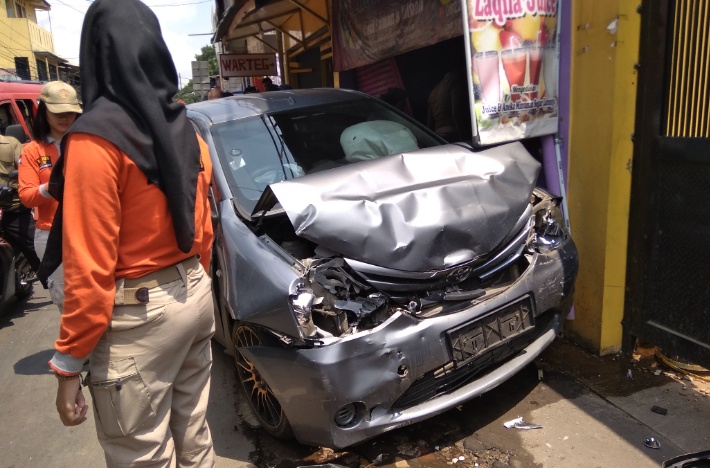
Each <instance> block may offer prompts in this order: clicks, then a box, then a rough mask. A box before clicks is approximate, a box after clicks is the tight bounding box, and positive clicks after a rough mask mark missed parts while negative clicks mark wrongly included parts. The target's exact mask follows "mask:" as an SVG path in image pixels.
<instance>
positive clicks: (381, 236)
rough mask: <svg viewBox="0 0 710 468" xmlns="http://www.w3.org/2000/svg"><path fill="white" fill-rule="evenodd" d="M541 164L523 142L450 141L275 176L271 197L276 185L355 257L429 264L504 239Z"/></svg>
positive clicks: (307, 229)
mask: <svg viewBox="0 0 710 468" xmlns="http://www.w3.org/2000/svg"><path fill="white" fill-rule="evenodd" d="M539 170H540V164H539V163H538V162H537V161H536V160H535V159H533V158H532V157H531V156H530V154H529V153H528V152H527V150H525V148H524V147H523V145H522V144H520V143H511V144H507V145H503V146H498V147H496V148H493V149H489V150H486V151H481V152H472V151H470V150H468V149H466V148H463V147H461V146H457V145H446V146H440V147H436V148H429V149H423V150H419V151H415V152H411V153H404V154H399V155H393V156H389V157H385V158H380V159H377V160H372V161H365V162H361V163H358V164H352V165H349V166H345V167H341V168H337V169H334V170H330V171H325V172H321V173H315V174H311V175H308V176H305V177H301V178H298V179H294V180H288V181H284V182H280V183H277V184H273V185H271V186H270V189H267V191H266V192H265V193H264V197H263V198H268V197H269V196H270V195H271V194H269V193H268V192H269V190H271V191H273V194H274V195H275V196H276V198H278V201H279V202H280V203H281V206H282V207H283V208H284V210H285V211H286V213H287V215H288V217H289V219H290V220H291V223H292V224H293V226H294V228H295V230H296V233H297V234H298V235H299V236H301V237H304V238H306V239H309V240H311V241H313V242H317V243H318V244H321V245H323V246H325V247H326V248H328V249H331V250H333V251H336V252H339V253H341V254H343V255H345V256H346V257H349V258H352V259H355V260H359V261H363V262H367V263H371V264H374V265H380V266H386V267H388V268H394V269H400V270H405V271H427V270H436V269H441V268H446V267H449V266H452V265H456V264H459V263H462V262H466V261H469V260H472V259H474V258H477V257H478V256H480V255H483V254H485V253H488V252H489V251H491V250H492V249H493V248H494V247H495V246H496V245H498V244H499V243H500V242H501V241H502V240H503V239H504V238H505V236H506V235H508V234H509V233H510V231H511V229H512V228H513V227H514V226H515V224H516V223H517V222H518V220H519V219H520V215H521V213H523V212H524V211H525V209H526V208H527V207H528V205H529V202H530V194H531V193H532V191H533V188H534V184H535V181H536V180H537V176H538V173H539ZM259 205H260V206H261V203H260V204H259ZM262 207H263V206H262Z"/></svg>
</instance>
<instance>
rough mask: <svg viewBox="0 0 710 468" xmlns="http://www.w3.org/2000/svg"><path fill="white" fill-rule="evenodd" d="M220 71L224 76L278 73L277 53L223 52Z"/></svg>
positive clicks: (271, 74)
mask: <svg viewBox="0 0 710 468" xmlns="http://www.w3.org/2000/svg"><path fill="white" fill-rule="evenodd" d="M219 71H220V74H221V76H222V78H224V79H227V78H237V77H240V76H273V75H276V74H277V72H276V54H221V55H219Z"/></svg>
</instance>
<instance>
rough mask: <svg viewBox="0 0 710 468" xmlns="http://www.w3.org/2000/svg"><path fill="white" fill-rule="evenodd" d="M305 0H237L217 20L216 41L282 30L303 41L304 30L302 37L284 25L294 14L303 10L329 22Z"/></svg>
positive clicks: (324, 22) (214, 40) (325, 22)
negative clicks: (294, 34)
mask: <svg viewBox="0 0 710 468" xmlns="http://www.w3.org/2000/svg"><path fill="white" fill-rule="evenodd" d="M306 3H307V2H305V1H303V0H266V1H263V0H262V1H255V0H236V1H235V2H234V4H233V5H232V6H230V7H229V8H228V9H227V11H225V13H224V15H223V17H222V19H221V20H220V21H219V23H218V24H217V30H216V32H215V35H214V37H213V38H212V42H228V41H232V40H235V39H244V38H247V37H253V36H256V37H258V36H259V35H261V34H263V33H266V32H270V31H274V30H279V31H281V32H283V33H284V34H287V35H288V36H290V37H292V38H293V39H295V40H296V41H298V42H302V41H303V38H304V37H305V34H304V33H303V31H301V37H295V36H293V35H292V34H291V33H289V32H288V31H285V30H283V29H282V26H283V24H284V23H286V22H287V21H288V20H289V19H290V18H291V17H292V16H293V15H296V14H300V13H301V12H302V11H306V12H308V13H309V14H310V15H312V16H314V17H316V18H318V19H320V20H321V21H322V22H323V24H324V26H328V25H329V22H328V19H327V18H323V17H321V16H320V15H319V14H317V13H316V12H314V11H313V10H312V9H310V8H309V7H308V5H307V4H306Z"/></svg>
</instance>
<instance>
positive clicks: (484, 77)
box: [474, 50, 500, 105]
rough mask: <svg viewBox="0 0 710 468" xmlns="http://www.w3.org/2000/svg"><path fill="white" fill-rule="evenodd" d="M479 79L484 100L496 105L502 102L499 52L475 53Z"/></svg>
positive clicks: (486, 102)
mask: <svg viewBox="0 0 710 468" xmlns="http://www.w3.org/2000/svg"><path fill="white" fill-rule="evenodd" d="M474 60H475V68H476V72H478V80H479V81H480V83H481V90H482V93H481V94H482V95H483V102H484V103H485V104H488V105H496V104H498V102H500V75H499V73H498V52H497V51H495V50H489V51H487V52H478V53H477V54H476V55H474Z"/></svg>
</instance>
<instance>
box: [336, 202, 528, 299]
mask: <svg viewBox="0 0 710 468" xmlns="http://www.w3.org/2000/svg"><path fill="white" fill-rule="evenodd" d="M533 222H534V218H533V217H532V216H530V215H529V213H526V215H525V216H523V217H521V219H520V221H519V222H518V225H517V226H516V229H515V230H513V232H512V235H510V236H509V237H508V239H507V240H505V241H504V242H503V243H501V245H499V246H498V247H497V248H496V249H495V250H493V251H492V252H490V253H488V254H487V255H485V256H483V257H481V258H477V259H475V260H473V261H471V262H468V263H465V264H460V265H456V266H455V267H453V268H449V269H447V270H442V271H439V272H434V273H431V272H426V273H413V272H403V271H400V270H391V269H388V268H383V267H377V266H373V265H368V264H364V263H360V262H357V261H353V260H347V262H348V264H349V265H350V266H351V267H352V268H353V269H354V270H355V271H357V272H358V274H360V276H362V277H363V278H364V279H365V280H366V281H367V282H368V283H370V284H371V285H372V286H373V287H375V288H377V289H378V290H379V291H384V292H387V293H389V294H390V296H391V297H393V298H395V299H396V297H397V296H399V295H401V296H402V297H408V296H407V294H411V293H416V292H429V291H436V290H442V289H448V290H449V291H452V290H455V291H456V292H465V291H475V290H477V289H480V288H483V287H485V286H486V285H488V284H491V283H492V282H493V280H494V279H495V278H497V277H498V276H500V274H501V273H503V272H505V271H506V269H507V268H508V267H509V266H511V265H513V264H516V263H518V261H519V260H520V259H521V257H522V256H523V253H524V251H525V246H526V244H527V240H528V236H529V235H530V232H531V229H532V228H533Z"/></svg>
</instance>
